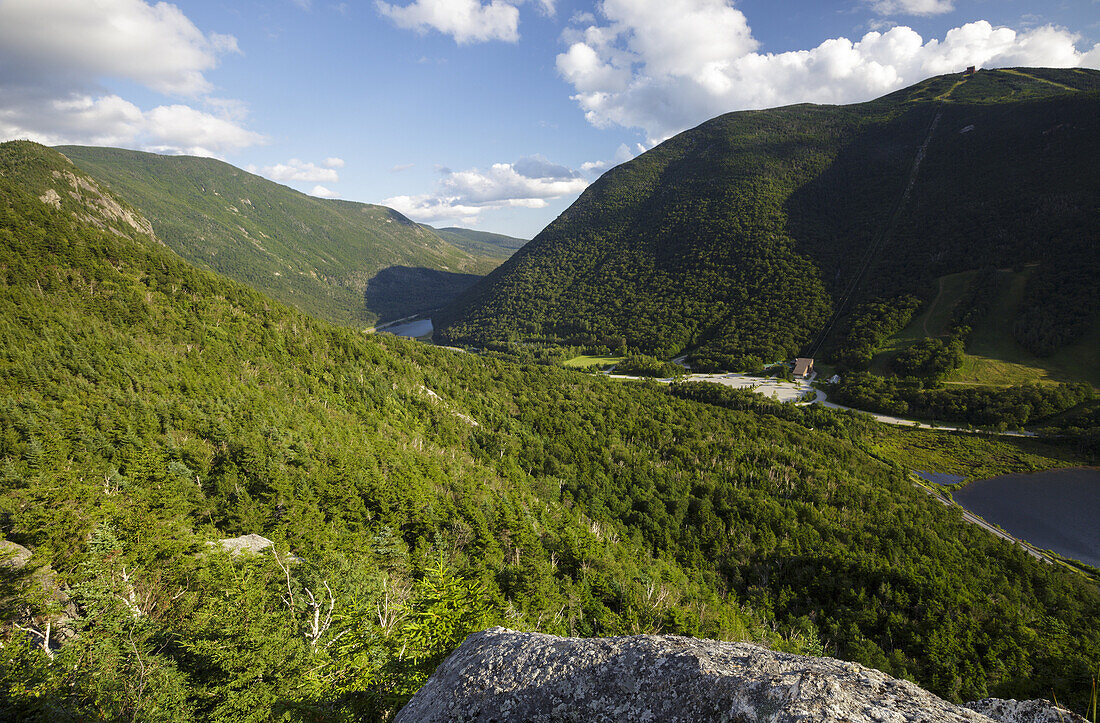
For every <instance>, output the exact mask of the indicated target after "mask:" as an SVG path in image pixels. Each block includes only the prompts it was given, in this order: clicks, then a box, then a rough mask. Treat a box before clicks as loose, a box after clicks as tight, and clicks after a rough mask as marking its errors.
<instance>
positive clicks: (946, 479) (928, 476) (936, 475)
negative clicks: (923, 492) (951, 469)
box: [916, 470, 966, 485]
mask: <svg viewBox="0 0 1100 723" xmlns="http://www.w3.org/2000/svg"><path fill="white" fill-rule="evenodd" d="M916 475H917V476H918V477H920V478H921V479H923V480H927V481H928V482H934V483H935V484H938V485H953V484H958V483H959V482H962V481H963V480H964V479H966V477H964V476H963V475H961V474H948V473H947V472H922V471H920V470H917V472H916Z"/></svg>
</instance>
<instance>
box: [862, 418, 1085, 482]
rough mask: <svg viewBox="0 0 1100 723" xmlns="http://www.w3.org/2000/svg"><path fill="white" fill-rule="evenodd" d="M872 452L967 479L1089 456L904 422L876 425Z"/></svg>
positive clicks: (1036, 442) (1082, 461)
mask: <svg viewBox="0 0 1100 723" xmlns="http://www.w3.org/2000/svg"><path fill="white" fill-rule="evenodd" d="M870 447H871V449H872V451H873V452H874V453H875V454H878V455H879V456H881V457H885V458H886V459H890V460H893V461H895V462H897V463H898V464H901V465H903V466H905V467H907V468H909V469H911V470H921V471H926V472H948V473H950V474H957V475H962V476H964V477H966V478H967V481H968V482H970V481H973V480H979V479H988V478H990V477H997V476H999V475H1003V474H1011V473H1014V472H1038V471H1040V470H1044V469H1055V468H1058V467H1076V466H1080V465H1086V464H1089V463H1090V461H1089V460H1088V459H1087V458H1085V457H1083V456H1081V455H1079V454H1076V453H1075V452H1073V451H1072V450H1070V449H1067V448H1064V447H1060V446H1056V445H1051V444H1047V443H1045V442H1040V441H1039V440H1036V439H1028V438H1021V437H986V436H982V435H977V434H959V433H952V432H937V431H934V430H926V429H908V428H906V427H893V428H886V426H885V425H882V426H881V427H880V428H876V430H875V432H874V436H873V437H872V439H871V440H870Z"/></svg>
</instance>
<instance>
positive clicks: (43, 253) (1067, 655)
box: [0, 142, 1100, 721]
mask: <svg viewBox="0 0 1100 723" xmlns="http://www.w3.org/2000/svg"><path fill="white" fill-rule="evenodd" d="M253 200H254V199H253ZM871 424H872V423H871V422H870V421H868V420H866V419H864V418H861V417H859V416H856V415H853V414H838V413H835V412H831V411H828V410H822V409H811V408H801V407H795V406H791V405H780V404H777V403H773V402H770V401H769V400H766V399H763V398H762V397H759V396H756V395H752V394H751V393H748V392H737V391H733V390H723V389H718V388H713V389H711V388H706V387H703V386H700V385H690V384H689V385H677V386H674V387H671V388H670V387H668V386H662V385H657V384H626V383H619V382H615V381H614V380H609V379H606V378H604V377H601V376H598V375H591V374H585V373H583V372H579V371H573V370H566V369H561V368H556V367H551V366H538V365H519V364H511V363H507V362H503V361H499V360H496V359H493V358H490V357H481V356H478V355H475V354H464V353H460V352H455V351H452V350H448V349H441V348H436V347H431V346H428V345H422V344H415V343H412V342H407V341H403V340H400V339H396V338H392V337H383V336H381V335H374V336H367V335H364V334H362V333H360V332H358V331H357V330H355V329H350V328H347V327H341V326H337V325H333V324H330V323H327V322H324V321H320V320H316V319H313V318H311V317H309V316H307V315H305V314H302V313H300V312H298V311H296V310H294V309H292V308H290V307H288V306H285V305H283V304H281V303H279V302H277V301H273V300H271V299H269V298H267V297H265V296H263V295H262V294H260V293H259V292H257V291H255V290H254V289H251V288H249V287H247V286H245V285H243V284H240V283H237V282H233V281H230V280H227V279H225V278H223V277H220V276H218V275H216V274H214V273H212V272H210V271H208V270H205V269H199V268H196V267H194V266H192V265H190V264H188V263H187V262H185V261H184V260H182V259H181V258H180V257H179V256H178V255H177V254H176V253H175V252H173V251H172V250H170V249H168V248H166V247H164V246H163V245H161V244H159V243H158V242H157V241H156V240H155V238H154V237H153V236H152V235H150V233H149V228H148V226H147V224H146V222H145V221H144V219H143V218H142V217H141V216H140V214H137V213H136V212H135V211H134V209H133V207H132V206H131V205H130V204H129V203H128V202H126V201H125V200H124V199H120V198H118V197H117V196H115V195H114V194H111V193H109V192H107V191H106V190H105V189H104V188H103V186H101V185H99V183H98V182H96V181H95V180H94V179H92V178H90V177H88V176H86V175H84V174H83V173H82V172H81V171H79V170H78V169H77V168H76V167H75V166H73V165H71V164H70V163H69V161H67V160H66V159H65V158H64V157H63V156H61V155H60V154H59V153H57V152H55V151H52V150H50V149H47V148H44V147H42V146H39V145H36V144H32V143H28V142H12V143H5V144H3V145H0V533H2V536H3V538H4V540H7V541H9V542H11V543H16V544H19V545H22V546H25V547H26V548H28V549H29V550H30V551H31V552H32V553H33V555H32V557H31V561H30V566H29V567H27V568H17V567H12V566H9V565H0V623H2V625H0V642H2V644H3V655H0V711H3V713H4V715H5V716H8V717H11V718H14V719H17V720H36V721H56V720H65V719H77V720H83V719H91V720H98V719H107V720H116V719H130V720H146V721H180V720H195V721H261V720H262V721H267V720H294V721H318V720H321V721H345V720H377V719H385V718H386V717H388V716H389V715H390V714H392V712H393V711H394V710H395V709H396V708H397V707H398V706H399V705H401V704H402V702H403V701H404V700H406V699H407V698H408V696H409V695H411V694H412V693H413V692H414V691H415V690H416V689H417V688H418V687H419V686H420V685H421V684H422V683H423V681H424V680H425V679H426V676H427V675H428V674H429V673H430V672H431V671H432V670H433V669H434V667H435V666H436V665H437V664H438V663H439V662H440V661H441V660H442V659H443V657H444V656H445V655H447V654H448V653H449V652H450V651H451V650H453V649H454V647H455V646H457V645H458V643H459V642H460V641H461V640H462V639H463V637H464V636H465V635H466V634H467V633H469V632H470V631H472V630H476V629H480V628H484V627H488V626H490V625H493V624H504V625H508V626H509V627H512V628H518V629H527V630H543V631H546V632H551V633H556V634H571V635H588V636H590V635H621V634H632V633H642V632H653V633H657V632H664V633H679V634H688V635H700V636H707V637H717V638H724V639H748V640H755V641H758V642H763V643H766V644H769V645H772V646H775V647H777V648H780V649H784V650H793V651H800V652H807V653H815V654H820V653H828V654H830V655H834V656H839V657H842V658H846V659H850V660H856V661H859V662H861V663H865V664H868V665H872V666H876V667H878V668H881V669H883V670H885V671H887V672H889V673H891V674H893V675H897V676H901V677H906V678H911V679H913V680H915V681H917V682H919V683H921V684H922V685H924V686H927V687H929V688H930V689H932V690H933V691H935V692H936V693H938V694H940V695H942V696H946V697H948V698H951V699H972V698H980V697H984V696H987V695H997V696H1001V697H1015V698H1033V697H1038V696H1042V695H1048V694H1050V693H1052V692H1053V694H1055V695H1057V696H1058V698H1059V700H1060V701H1062V702H1068V703H1070V704H1071V705H1074V706H1076V707H1077V708H1079V709H1080V708H1083V706H1084V704H1085V700H1086V698H1087V695H1088V690H1089V688H1088V681H1089V680H1091V676H1092V675H1093V674H1094V671H1095V669H1096V667H1097V665H1098V664H1100V652H1098V651H1100V592H1098V590H1097V588H1096V586H1095V584H1094V583H1092V582H1089V581H1088V580H1086V579H1085V578H1084V577H1082V576H1080V575H1076V574H1073V573H1069V572H1063V571H1060V570H1058V569H1055V568H1052V567H1050V566H1046V565H1042V564H1040V563H1038V562H1036V561H1035V560H1033V559H1032V558H1030V557H1028V556H1027V555H1026V554H1025V553H1024V552H1023V551H1022V550H1020V549H1019V548H1017V547H1015V546H1013V545H1011V544H1008V543H1005V542H1002V541H999V540H997V539H996V538H994V537H993V536H991V535H989V534H988V533H986V532H984V531H982V530H980V529H979V528H977V527H975V526H972V525H969V524H967V523H965V522H963V521H962V520H961V518H960V517H959V514H958V512H957V511H956V510H952V509H951V508H948V507H946V506H944V505H943V504H941V503H940V502H938V501H936V500H934V499H932V498H931V497H929V496H928V495H927V494H925V493H924V492H922V491H920V490H918V489H916V488H915V487H914V486H913V485H912V483H911V481H910V480H909V478H908V475H907V471H906V469H905V468H904V466H903V465H900V464H898V463H897V461H896V460H897V459H898V457H897V456H896V454H897V453H896V452H891V455H894V456H884V455H878V456H876V455H875V454H872V453H871V448H870V446H869V445H870V444H871V443H872V442H874V444H875V445H876V448H878V449H887V448H888V447H889V448H890V449H893V450H896V449H898V448H899V447H900V448H904V444H902V443H899V444H897V445H892V446H891V445H888V444H887V443H886V442H883V441H882V440H881V438H879V437H877V436H875V435H878V434H880V433H881V432H879V431H875V430H872V428H871V427H870V426H869V425H871ZM872 433H873V434H872ZM1010 445H1011V442H1006V446H1010ZM1040 447H1041V445H1033V446H1032V447H1029V448H1028V451H1027V453H1028V455H1032V456H1034V455H1038V454H1042V450H1041V449H1040ZM876 454H877V453H876ZM246 534H255V535H262V536H264V537H266V538H268V539H270V540H272V541H273V542H274V547H273V548H269V549H266V550H264V551H262V552H260V553H259V554H257V555H253V556H249V555H243V556H238V557H235V558H234V557H230V556H229V555H228V554H227V553H226V552H225V551H222V550H221V548H220V547H218V546H216V545H209V544H207V543H210V542H215V541H217V540H220V539H223V538H230V537H235V536H239V535H246ZM47 565H48V566H49V569H46V567H45V566H47ZM329 611H331V613H332V615H331V617H330V616H329ZM47 629H49V630H51V631H52V635H53V638H52V639H51V640H50V645H49V648H50V653H52V654H53V657H52V658H51V657H50V654H48V653H47V652H46V651H45V650H43V649H42V647H41V640H42V634H43V633H44V632H45V631H46V630H47ZM28 630H29V631H38V634H39V637H38V638H34V637H33V634H32V635H31V637H28V633H27V631H28ZM36 640H37V642H35V641H36Z"/></svg>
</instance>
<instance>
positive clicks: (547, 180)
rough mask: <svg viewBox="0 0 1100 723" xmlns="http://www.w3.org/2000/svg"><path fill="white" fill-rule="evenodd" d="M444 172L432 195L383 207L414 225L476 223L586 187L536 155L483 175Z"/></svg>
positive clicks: (539, 205)
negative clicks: (489, 212)
mask: <svg viewBox="0 0 1100 723" xmlns="http://www.w3.org/2000/svg"><path fill="white" fill-rule="evenodd" d="M442 174H443V176H442V178H441V179H440V180H439V183H438V184H437V185H436V188H435V191H434V192H433V193H429V194H422V195H414V196H393V197H391V198H387V199H385V200H383V201H382V203H383V204H385V205H387V206H390V207H392V208H395V209H397V210H398V211H400V212H401V213H403V214H405V215H406V216H408V217H409V218H412V219H414V220H416V221H422V222H434V221H442V220H453V221H458V222H461V223H475V222H476V221H477V219H478V216H479V214H480V213H481V212H482V211H485V210H486V209H500V208H544V207H545V206H546V205H547V201H548V200H550V199H555V198H561V197H562V196H570V195H575V194H578V193H580V192H581V191H583V190H584V189H585V188H586V187H587V186H588V181H586V180H585V179H584V178H583V177H582V176H581V174H580V173H579V172H577V171H574V170H572V169H570V168H567V167H565V166H561V165H558V164H555V163H551V162H550V161H549V160H547V159H546V158H544V157H543V156H538V155H536V156H528V157H526V158H521V159H520V160H518V161H516V162H515V163H494V164H493V165H492V166H491V167H490V168H488V169H487V170H484V171H483V170H480V169H477V168H472V169H469V170H464V171H452V170H449V169H442Z"/></svg>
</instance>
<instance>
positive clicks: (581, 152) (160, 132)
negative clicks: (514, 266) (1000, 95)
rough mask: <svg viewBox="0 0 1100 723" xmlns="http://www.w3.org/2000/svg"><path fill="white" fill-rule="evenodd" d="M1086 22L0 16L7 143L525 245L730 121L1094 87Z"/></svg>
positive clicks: (765, 8)
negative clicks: (923, 83) (274, 189)
mask: <svg viewBox="0 0 1100 723" xmlns="http://www.w3.org/2000/svg"><path fill="white" fill-rule="evenodd" d="M1098 43H1100V2H1097V0H836V1H834V2H827V1H822V2H814V1H810V0H790V1H788V2H784V1H782V0H770V1H769V0H739V1H738V2H733V1H732V0H602V1H601V2H591V1H581V0H391V1H390V2H381V1H379V2H374V1H370V2H352V1H350V0H345V1H343V2H340V1H337V0H245V1H242V2H228V1H226V0H194V1H181V2H177V3H174V4H172V3H163V2H162V3H156V2H153V3H150V2H146V1H145V0H0V138H3V139H9V138H32V139H35V140H40V141H42V142H45V143H68V142H73V143H85V144H91V145H115V146H123V147H128V148H139V149H145V150H154V151H158V152H166V153H196V154H202V155H212V156H216V157H219V158H222V159H224V160H226V161H228V162H230V163H233V164H234V165H238V166H241V167H243V168H247V169H249V170H252V171H254V172H256V173H259V174H261V175H265V176H267V177H269V178H272V179H273V180H277V181H279V182H281V183H286V184H287V185H290V186H292V187H294V188H297V189H300V190H302V191H304V192H307V193H313V194H315V195H320V196H334V197H339V198H347V199H351V200H357V201H366V202H371V203H385V204H387V205H391V206H393V207H395V208H397V209H398V210H400V211H402V212H403V213H406V214H407V215H410V216H411V217H413V218H415V219H416V220H421V221H424V222H427V223H432V224H434V225H463V226H470V227H474V228H481V229H485V230H490V231H497V232H501V233H508V234H512V235H517V236H522V237H526V238H529V237H531V236H533V235H535V234H536V233H537V232H538V231H539V230H540V229H541V228H542V227H543V226H545V225H546V224H547V223H549V222H550V221H551V220H553V218H554V217H555V216H556V215H557V214H559V213H560V212H561V211H563V210H564V209H565V208H566V207H567V206H568V205H569V204H570V203H572V201H573V200H574V199H575V198H576V197H577V195H578V194H579V193H580V192H581V191H582V190H583V189H584V187H585V186H586V185H587V184H588V183H590V182H591V181H592V180H594V179H595V178H596V177H598V176H599V174H600V173H601V172H602V171H603V170H606V169H607V168H609V167H610V166H612V165H614V164H615V163H618V162H621V161H623V160H627V159H628V158H630V157H631V156H632V155H634V154H637V153H638V152H640V151H642V150H644V149H646V148H650V147H652V146H653V145H654V144H655V143H658V142H660V141H661V140H663V139H664V138H667V137H669V136H670V135H672V134H674V133H676V132H678V131H680V130H683V129H685V128H688V127H691V126H693V125H696V124H698V123H701V122H703V121H705V120H707V119H708V118H710V117H713V116H715V115H718V114H720V113H723V112H727V111H732V110H739V109H745V108H760V107H771V106H775V105H783V104H786V103H793V102H803V101H812V102H824V103H847V102H855V101H860V100H866V99H870V98H873V97H876V96H878V95H882V94H883V93H886V92H889V91H891V90H894V89H897V88H900V87H904V86H905V85H909V84H912V83H914V82H917V81H919V80H921V79H922V78H924V77H927V76H929V75H935V74H938V73H945V72H956V71H958V70H961V69H963V68H965V66H967V65H971V64H975V65H979V66H983V67H998V66H1012V65H1045V66H1071V65H1080V66H1086V67H1093V68H1096V67H1100V45H1098Z"/></svg>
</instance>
